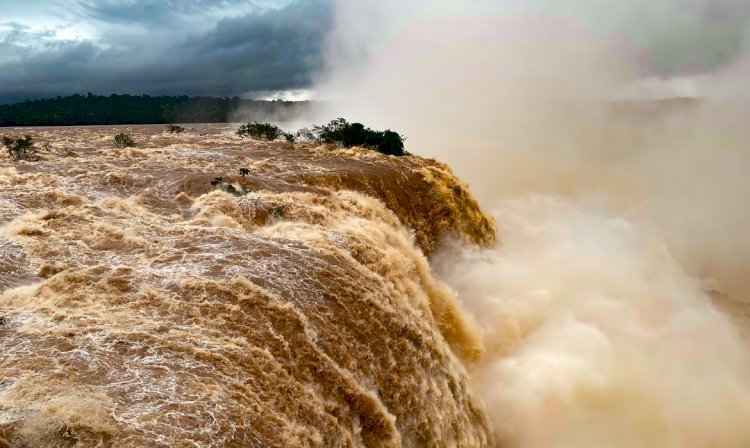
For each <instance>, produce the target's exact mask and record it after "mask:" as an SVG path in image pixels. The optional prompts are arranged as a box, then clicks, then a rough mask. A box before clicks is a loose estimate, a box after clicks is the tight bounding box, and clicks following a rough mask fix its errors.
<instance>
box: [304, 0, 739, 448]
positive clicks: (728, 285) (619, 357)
mask: <svg viewBox="0 0 750 448" xmlns="http://www.w3.org/2000/svg"><path fill="white" fill-rule="evenodd" d="M747 15H748V8H747V7H746V6H744V4H742V3H740V2H731V1H723V2H709V1H690V2H674V1H659V2H653V1H652V2H645V1H642V2H641V1H637V2H628V3H627V4H624V3H622V2H619V3H618V2H614V1H612V2H610V1H607V2H589V1H575V2H566V3H565V5H563V4H562V2H553V1H549V2H526V3H521V2H497V1H496V2H489V1H469V2H450V1H441V2H426V1H412V2H406V4H404V3H403V2H394V1H385V2H378V3H377V4H375V3H368V4H361V3H360V4H356V5H355V4H352V2H343V1H341V2H338V3H337V11H336V28H335V30H334V32H333V33H332V34H331V36H330V37H329V45H328V47H329V54H328V61H329V62H328V70H327V72H326V73H325V75H324V76H322V77H321V78H320V80H319V83H318V87H317V89H316V90H317V91H318V92H319V96H320V97H321V98H323V99H325V100H330V101H331V103H330V104H329V106H330V109H328V110H325V111H323V112H322V113H321V117H320V118H319V121H323V120H324V119H328V118H332V117H335V116H345V117H347V118H349V119H351V120H356V121H362V122H363V123H366V124H368V125H370V126H373V127H378V128H392V129H395V130H398V131H399V132H402V133H403V134H405V135H407V136H408V140H407V149H408V150H409V151H411V152H414V153H416V154H419V155H423V156H428V157H435V158H437V159H439V160H441V161H444V162H446V163H448V164H449V165H450V166H451V167H452V168H453V169H454V171H455V172H456V174H458V176H459V177H461V178H462V179H464V180H465V181H467V182H468V183H469V184H470V186H471V189H472V191H473V192H474V194H476V195H477V196H478V198H479V200H480V202H481V204H482V205H483V207H484V208H485V210H486V211H488V212H491V213H492V214H493V215H494V216H495V218H496V220H497V226H498V237H499V240H500V244H499V245H498V247H497V248H496V249H493V250H484V251H478V250H475V249H469V248H465V247H461V246H459V245H456V244H452V243H450V242H446V244H445V247H444V248H443V249H442V250H441V251H439V252H438V254H436V255H435V256H434V257H433V259H432V265H433V269H434V271H435V273H436V274H437V275H438V276H439V277H440V278H441V279H442V280H443V281H445V282H446V283H447V284H448V285H450V286H451V287H452V288H454V289H455V290H456V291H457V292H458V296H459V298H460V299H461V301H462V305H463V306H464V307H465V309H466V311H467V313H468V314H470V315H471V316H472V320H473V321H475V322H476V325H477V327H478V329H479V331H480V332H481V334H483V339H484V345H485V355H484V357H483V358H482V359H481V360H480V361H479V362H477V363H476V364H472V365H467V366H466V368H467V369H468V371H469V373H470V376H471V378H472V383H473V387H474V388H475V391H476V393H477V394H478V396H480V397H481V398H482V400H483V402H484V403H485V406H486V407H487V411H488V413H489V414H490V418H491V420H492V421H493V422H494V430H495V432H496V436H497V438H498V441H499V443H501V444H502V446H510V447H598V446H613V447H619V446H622V447H626V446H640V447H703V446H723V447H734V446H736V447H739V446H747V444H748V442H749V441H750V429H748V428H747V425H746V422H747V421H750V350H748V349H749V348H750V346H749V345H748V341H747V339H746V335H747V333H748V331H747V330H748V329H749V328H750V326H749V325H748V324H749V323H750V321H749V320H748V311H747V309H748V306H750V281H749V280H748V279H747V275H746V273H747V272H748V267H750V231H749V230H748V229H750V208H748V206H747V201H746V198H745V195H746V192H748V191H750V177H748V176H747V175H746V172H747V169H748V168H750V153H749V152H748V151H747V150H746V143H747V142H748V137H750V136H749V135H748V129H747V126H746V123H747V122H748V118H750V110H749V109H748V106H747V101H746V96H745V94H746V91H745V88H744V87H743V86H742V82H741V79H743V76H742V75H743V74H746V73H747V70H746V67H747V66H748V64H747V62H746V61H747V60H749V59H748V58H747V56H746V52H745V48H746V47H745V35H746V33H745V30H746V24H747ZM657 99H660V100H665V99H671V100H670V101H662V102H655V100H657Z"/></svg>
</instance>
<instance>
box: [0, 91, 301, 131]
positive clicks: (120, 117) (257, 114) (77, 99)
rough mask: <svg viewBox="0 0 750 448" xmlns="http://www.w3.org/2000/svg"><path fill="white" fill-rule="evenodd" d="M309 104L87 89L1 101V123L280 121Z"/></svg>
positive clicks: (7, 124) (107, 123)
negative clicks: (97, 92)
mask: <svg viewBox="0 0 750 448" xmlns="http://www.w3.org/2000/svg"><path fill="white" fill-rule="evenodd" d="M312 106H313V102H311V101H281V100H274V101H264V100H248V99H243V98H239V97H231V98H216V97H190V96H186V95H183V96H166V95H164V96H150V95H141V96H138V95H110V96H101V95H94V94H92V93H89V94H87V95H80V94H75V95H70V96H64V97H63V96H58V97H56V98H47V99H38V100H26V101H23V102H19V103H14V104H3V105H0V127H11V126H84V125H120V124H166V123H227V122H231V121H235V120H236V121H244V122H246V121H255V120H257V121H277V122H283V121H291V120H293V119H294V118H295V117H297V116H299V115H300V114H303V113H305V112H307V111H309V110H310V108H311V107H312Z"/></svg>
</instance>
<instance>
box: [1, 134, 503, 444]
mask: <svg viewBox="0 0 750 448" xmlns="http://www.w3.org/2000/svg"><path fill="white" fill-rule="evenodd" d="M162 131H163V128H162V127H148V126H142V127H132V128H127V129H123V128H112V127H99V128H49V129H31V130H6V131H5V132H4V133H6V134H7V133H10V134H23V133H28V134H31V135H32V136H34V138H35V140H36V141H38V142H49V143H50V148H51V151H50V152H49V153H43V154H42V156H43V158H44V160H42V161H40V162H36V163H18V164H11V163H10V162H9V161H4V164H3V165H2V167H0V191H2V194H1V195H0V254H1V255H2V257H0V315H2V317H3V320H2V323H1V324H0V341H2V346H3V351H2V353H0V372H2V379H0V446H2V444H3V443H5V442H3V439H4V440H5V441H7V443H8V444H10V445H12V446H19V447H45V446H49V447H53V446H54V447H58V446H71V447H72V446H77V447H86V446H107V447H130V446H154V447H161V446H163V447H178V446H200V447H246V446H326V447H328V446H420V447H421V446H436V447H437V446H446V445H448V446H450V445H454V446H491V445H492V443H493V436H492V434H491V430H490V429H489V428H488V423H487V420H486V417H485V415H484V411H483V409H482V406H481V404H480V403H479V402H478V401H477V400H476V399H475V398H473V397H472V396H471V394H470V393H469V391H468V386H467V379H466V374H465V372H464V370H463V367H462V363H461V362H460V361H459V360H460V359H463V360H472V359H476V358H477V357H478V356H479V355H480V353H481V352H482V350H483V348H482V343H481V338H480V337H479V336H478V335H477V334H476V333H475V331H474V330H473V326H472V325H471V324H470V322H468V321H467V319H466V318H465V317H464V315H463V313H462V311H461V309H460V307H459V306H458V304H457V302H456V300H455V297H453V295H452V292H451V291H450V290H448V289H447V288H445V287H444V286H443V285H441V284H439V283H438V282H436V281H435V280H434V279H433V277H432V275H431V272H430V267H429V264H428V263H427V260H426V258H425V255H426V254H430V253H431V252H432V250H433V249H434V248H435V245H436V244H437V242H438V241H439V240H440V239H441V238H442V237H443V236H446V235H448V234H454V235H456V236H458V237H460V238H462V239H464V240H465V241H467V242H470V243H473V244H478V245H484V246H488V245H492V244H493V243H494V224H493V222H492V221H491V220H489V219H488V218H486V217H485V216H484V215H483V214H482V212H481V210H480V209H479V207H478V205H477V203H476V202H475V201H474V200H473V199H472V198H471V196H470V194H469V193H468V191H467V188H466V186H465V185H463V184H462V183H460V182H459V181H458V180H457V179H455V178H454V177H453V175H452V174H451V173H450V170H449V169H448V168H447V167H446V166H445V165H442V164H440V163H438V162H434V161H428V160H424V159H421V158H418V157H403V158H393V157H387V156H383V155H380V154H377V153H374V152H372V151H367V150H357V149H355V150H336V149H331V148H322V147H321V148H315V147H311V146H308V145H303V144H299V145H295V146H294V147H290V145H288V144H286V143H257V142H250V141H247V140H241V139H239V138H238V137H236V136H233V135H231V134H230V133H229V131H230V128H228V127H226V126H215V125H214V126H201V127H199V128H198V129H193V130H191V131H189V132H187V133H185V134H181V135H179V136H177V135H169V134H166V133H164V132H162ZM118 132H127V133H130V134H132V135H133V137H134V139H135V140H136V142H137V143H138V146H137V147H136V148H130V149H117V148H115V145H114V142H113V140H112V137H113V135H114V134H116V133H118ZM243 167H246V168H248V169H249V170H250V174H249V175H247V176H245V177H241V176H239V168H243ZM215 177H222V178H223V179H224V181H225V182H229V183H232V184H234V185H235V186H236V188H238V189H246V190H247V191H248V192H247V194H245V195H243V196H234V195H230V194H228V193H225V192H223V191H212V186H211V185H210V182H211V180H212V179H213V178H215Z"/></svg>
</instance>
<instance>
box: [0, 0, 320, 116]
mask: <svg viewBox="0 0 750 448" xmlns="http://www.w3.org/2000/svg"><path fill="white" fill-rule="evenodd" d="M111 3H114V2H111ZM131 3H133V2H131ZM135 3H138V2H135ZM141 3H149V2H147V1H143V2H141ZM192 3H193V6H195V7H198V6H200V4H202V3H205V0H196V1H194V2H192ZM331 14H332V13H331V5H330V3H329V2H328V1H326V0H306V1H296V2H293V3H290V4H289V5H287V6H286V7H284V8H281V9H275V10H274V9H271V10H266V11H265V12H256V13H250V14H245V15H241V16H238V17H232V18H225V19H223V20H221V21H219V22H218V23H215V24H214V26H213V27H211V28H210V29H208V30H207V31H201V32H195V34H192V35H188V36H187V37H180V38H177V39H176V40H173V41H166V42H165V41H161V42H156V43H154V44H153V45H149V43H148V39H149V37H150V38H152V39H153V36H149V35H146V36H143V37H141V38H140V40H139V41H137V42H135V44H133V43H128V42H112V43H111V44H110V42H108V41H105V42H103V44H104V45H102V42H97V41H52V42H46V43H45V44H44V46H43V47H41V48H39V49H37V50H36V51H34V52H28V51H27V52H26V53H25V54H23V55H22V56H20V57H18V58H17V59H16V60H12V61H8V58H7V57H6V58H5V59H3V54H9V55H14V54H15V55H18V54H19V50H18V48H16V47H15V46H12V44H9V43H6V44H5V46H6V47H7V48H4V47H3V46H2V45H0V102H8V101H13V100H17V99H18V98H23V97H43V96H52V95H58V94H62V95H65V94H70V93H85V92H87V91H92V92H95V93H98V94H110V93H132V94H142V93H147V94H187V95H222V96H223V95H240V94H243V93H247V92H253V91H267V90H287V89H298V88H305V87H308V86H309V85H310V84H311V82H312V79H313V77H314V76H315V74H316V73H317V72H318V70H320V68H321V66H322V52H323V46H324V41H325V33H326V30H327V29H328V28H329V26H330V23H331V20H332V19H331ZM18 32H21V33H24V32H28V30H23V29H19V30H18ZM164 35H168V33H166V34H162V35H160V36H164ZM27 37H29V36H27ZM29 38H30V37H29ZM14 51H15V53H14Z"/></svg>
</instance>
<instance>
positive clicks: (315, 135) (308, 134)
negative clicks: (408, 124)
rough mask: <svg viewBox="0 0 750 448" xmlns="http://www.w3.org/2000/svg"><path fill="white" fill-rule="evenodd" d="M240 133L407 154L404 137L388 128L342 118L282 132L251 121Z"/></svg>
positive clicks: (240, 134) (248, 135)
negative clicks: (377, 127)
mask: <svg viewBox="0 0 750 448" xmlns="http://www.w3.org/2000/svg"><path fill="white" fill-rule="evenodd" d="M237 135H239V136H240V137H250V138H253V139H255V140H265V141H274V140H276V139H278V138H280V137H284V139H285V140H286V141H287V142H289V143H291V144H294V142H296V141H308V142H315V143H317V144H327V145H339V146H343V147H345V148H353V147H359V148H367V149H373V150H375V151H378V152H380V153H383V154H387V155H392V156H403V155H408V153H407V152H406V151H404V141H405V140H406V138H405V137H404V136H402V135H401V134H399V133H397V132H394V131H391V130H390V129H387V130H385V131H375V130H372V129H370V128H368V127H365V125H363V124H362V123H349V122H348V121H346V120H345V119H344V118H337V119H335V120H332V121H331V122H330V123H328V124H325V125H316V126H313V127H312V129H307V128H303V129H300V130H299V131H297V132H284V131H283V130H282V129H281V128H279V127H278V126H276V125H273V124H271V123H259V122H253V123H248V124H245V125H242V126H241V127H240V129H239V130H238V131H237Z"/></svg>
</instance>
